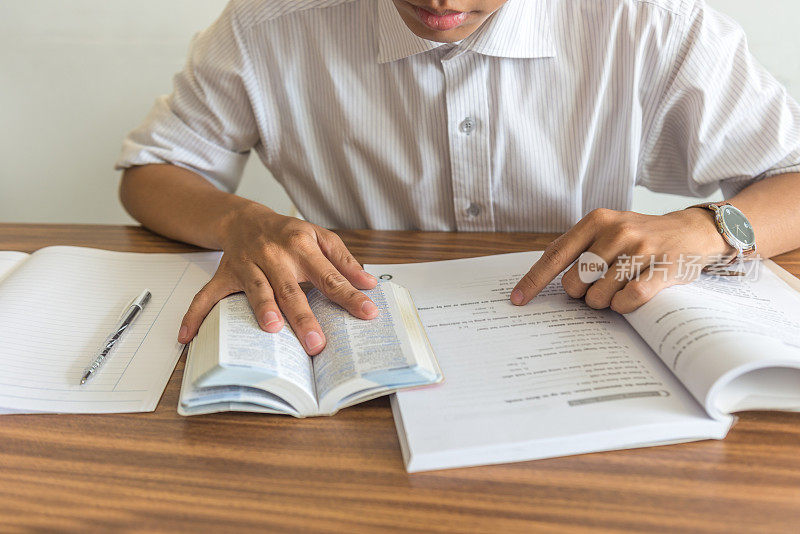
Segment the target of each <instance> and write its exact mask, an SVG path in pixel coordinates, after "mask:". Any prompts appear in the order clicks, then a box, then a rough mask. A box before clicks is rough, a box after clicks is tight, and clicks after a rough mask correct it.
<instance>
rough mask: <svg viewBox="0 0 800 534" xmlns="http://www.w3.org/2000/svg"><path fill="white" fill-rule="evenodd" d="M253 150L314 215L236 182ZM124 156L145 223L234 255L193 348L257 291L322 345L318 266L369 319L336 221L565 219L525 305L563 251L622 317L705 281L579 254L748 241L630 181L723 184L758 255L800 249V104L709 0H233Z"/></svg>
mask: <svg viewBox="0 0 800 534" xmlns="http://www.w3.org/2000/svg"><path fill="white" fill-rule="evenodd" d="M251 150H255V152H256V153H257V154H258V156H259V158H260V159H261V161H262V162H263V163H264V165H265V166H266V167H267V168H268V169H269V170H270V171H271V173H272V174H273V175H274V176H275V178H276V179H277V181H278V182H279V183H281V184H282V185H283V187H284V188H285V190H286V191H287V193H288V194H289V196H290V197H291V199H292V200H293V202H294V203H295V205H296V206H297V207H298V209H299V210H300V212H301V213H303V214H304V215H305V217H306V220H300V219H298V218H292V217H288V216H284V215H280V214H278V213H276V212H274V211H272V210H270V209H269V208H268V207H266V206H264V205H261V204H257V203H255V202H252V201H249V200H246V199H244V198H241V197H239V196H236V195H235V194H234V191H235V189H236V186H237V184H238V181H239V179H240V176H241V172H242V167H243V165H244V163H245V161H246V159H247V157H248V154H249V152H250V151H251ZM117 167H118V168H119V169H124V173H123V177H122V181H121V185H120V195H121V199H122V202H123V204H124V206H125V207H126V209H127V210H128V212H129V213H130V214H131V215H132V216H133V217H135V218H136V219H137V220H139V221H140V222H141V223H142V224H143V225H145V226H146V227H149V228H150V229H152V230H154V231H156V232H158V233H161V234H163V235H166V236H169V237H171V238H174V239H178V240H182V241H187V242H190V243H193V244H196V245H200V246H203V247H207V248H212V249H221V250H222V251H223V255H222V260H221V263H220V266H219V269H218V270H217V272H216V274H215V275H214V277H213V278H212V279H211V281H210V282H209V283H208V285H206V286H205V287H204V288H203V289H202V290H201V291H200V292H199V293H198V294H197V296H196V297H195V299H194V301H193V302H192V304H191V306H190V308H189V310H188V311H187V313H186V316H185V318H184V319H183V323H182V326H181V329H180V332H179V334H178V335H179V340H180V341H181V342H183V343H186V342H188V341H189V340H191V339H192V338H193V337H194V335H195V334H196V333H197V331H198V328H199V326H200V324H201V323H202V320H203V318H204V317H205V315H206V314H207V313H208V311H209V310H210V309H211V308H212V307H213V305H214V304H215V303H216V302H218V301H219V300H220V299H222V298H224V297H225V296H227V295H229V294H231V293H235V292H239V291H244V292H245V293H246V295H247V298H248V300H249V302H250V304H251V306H252V308H253V311H254V313H255V317H256V319H257V321H258V323H259V325H260V326H261V327H262V328H263V329H264V330H266V331H268V332H276V331H278V330H280V329H281V328H282V327H283V326H284V320H287V321H288V322H289V323H290V325H291V327H292V328H293V329H294V331H295V332H296V333H297V335H298V339H299V340H300V341H301V343H302V344H303V346H304V347H305V349H306V351H307V352H308V353H309V354H311V355H314V354H317V353H319V352H320V351H321V350H322V349H323V347H324V345H325V337H324V333H323V332H322V330H321V329H320V326H319V324H318V323H317V321H316V319H315V318H314V315H313V314H312V312H311V310H310V309H309V306H308V302H307V300H306V298H305V296H304V293H303V291H302V289H301V287H300V285H299V284H300V283H302V282H311V283H312V284H314V285H315V286H316V287H318V288H320V290H321V291H322V292H323V293H324V294H325V295H327V296H328V297H329V298H330V299H331V300H333V301H334V302H336V303H338V304H340V305H341V306H342V307H343V308H345V309H346V310H348V311H349V312H350V313H351V314H352V315H354V316H356V317H359V318H362V319H370V318H374V317H376V316H377V314H378V311H377V309H376V307H375V304H374V303H372V302H371V301H370V300H369V299H368V298H367V297H366V296H365V295H364V294H363V293H362V291H361V290H365V289H370V288H372V287H374V286H375V284H376V280H375V279H374V278H373V277H372V276H370V275H369V274H367V273H366V272H365V271H363V270H362V268H361V266H360V265H359V263H358V262H357V261H356V260H355V259H354V257H353V256H352V254H351V253H350V252H349V251H348V250H347V248H346V247H345V245H344V244H343V242H342V240H341V239H340V238H339V237H338V236H337V235H336V234H335V233H334V232H332V231H330V230H329V229H328V228H373V229H419V230H438V231H529V232H552V231H558V232H564V231H565V233H564V234H563V235H561V237H559V238H558V239H556V240H555V242H554V243H553V244H552V245H550V246H549V247H548V248H547V250H545V252H544V255H543V256H542V258H541V259H540V260H539V261H537V262H536V264H535V265H533V266H532V267H531V270H530V272H528V273H527V274H526V275H525V276H524V278H522V279H521V280H520V281H519V283H518V284H517V286H516V287H515V288H514V290H513V292H512V293H511V294H510V299H511V301H512V302H513V303H514V304H516V305H524V304H526V303H527V302H529V301H530V299H532V298H533V297H534V296H535V295H536V294H537V293H538V292H539V291H540V290H541V289H542V288H543V287H544V286H546V285H547V284H548V283H549V282H550V281H552V280H553V279H554V278H555V277H556V276H557V275H558V274H559V273H561V272H562V271H564V270H565V269H568V268H569V269H568V270H567V271H566V272H565V274H564V275H563V278H562V284H563V286H564V289H565V291H566V292H567V293H568V294H569V295H571V296H573V297H576V298H584V299H585V301H586V302H587V304H588V305H589V306H592V307H594V308H605V307H609V306H610V307H611V308H612V309H614V310H616V311H618V312H621V313H625V312H628V311H631V310H633V309H635V308H637V307H638V306H640V305H641V304H643V303H644V302H646V301H648V300H649V299H650V298H652V296H653V295H654V294H656V293H657V292H658V291H660V290H661V289H663V288H664V287H667V286H669V285H672V284H675V283H683V282H686V281H687V280H689V279H690V278H691V277H689V276H687V275H686V274H683V273H679V272H678V271H677V268H676V267H667V268H666V269H664V268H663V266H662V270H664V273H665V275H664V276H650V277H648V276H642V275H644V274H646V273H647V272H648V270H649V269H650V267H649V265H651V264H646V263H645V264H642V265H641V266H639V267H637V268H635V269H633V270H632V271H631V272H630V273H628V274H626V275H625V276H622V277H620V276H616V275H615V276H612V274H611V273H612V270H611V269H609V270H608V271H607V272H606V273H605V275H603V276H602V277H601V278H599V279H597V280H586V279H585V278H584V277H582V276H580V274H581V273H579V272H577V265H578V264H577V263H576V259H577V258H579V257H580V256H581V255H582V254H583V253H585V252H592V253H593V254H596V255H597V256H598V257H600V258H601V259H602V260H604V261H605V262H606V263H607V264H608V265H616V264H621V263H622V258H631V257H635V256H644V257H648V256H649V257H658V258H659V261H663V262H664V263H665V264H667V265H677V264H678V263H679V261H678V260H679V258H680V257H682V256H684V255H687V254H693V255H696V256H697V257H698V258H700V263H701V264H702V265H710V264H712V263H715V262H718V261H719V260H720V258H724V260H725V262H727V260H728V258H729V257H733V256H736V255H740V253H741V250H734V248H735V247H734V246H732V245H735V243H733V242H731V241H730V239H729V238H728V236H727V235H723V234H721V233H720V231H723V230H724V229H725V228H727V227H722V226H720V225H719V223H718V222H716V219H715V214H714V213H712V211H711V210H709V209H705V208H702V207H701V208H691V209H685V210H681V211H677V212H673V213H668V214H665V215H659V216H655V215H644V214H638V213H633V212H631V211H629V209H630V206H631V198H632V193H633V189H634V186H635V185H637V184H640V185H643V186H646V187H647V188H649V189H651V190H653V191H659V192H666V193H674V194H684V195H694V196H706V195H709V194H711V193H712V192H713V191H715V190H717V188H721V189H722V192H723V193H724V195H725V196H726V198H727V199H728V201H729V202H730V204H731V205H733V206H735V207H736V208H738V210H740V212H739V215H740V216H742V217H744V219H742V220H741V224H744V225H751V226H749V230H750V232H751V234H752V233H753V232H754V235H755V241H756V243H755V244H756V246H757V248H758V251H759V253H760V254H761V255H762V256H767V257H768V256H772V255H775V254H778V253H782V252H784V251H787V250H790V249H793V248H796V247H798V246H800V209H798V208H800V195H798V194H797V193H798V186H799V185H800V174H798V172H800V107H798V105H797V103H796V102H795V101H794V100H792V99H791V98H790V97H789V96H788V95H787V93H786V90H785V89H784V88H783V87H782V86H781V85H780V84H779V83H778V82H777V81H776V80H775V79H774V78H773V77H772V76H771V75H769V74H768V73H767V72H766V71H765V70H764V69H763V68H762V67H761V66H760V65H759V64H758V63H757V62H756V61H755V60H754V58H753V57H752V55H751V54H750V53H749V51H748V49H747V44H746V39H745V35H744V33H743V31H742V30H741V28H740V27H739V26H737V25H736V24H735V23H733V22H732V21H731V20H730V19H728V18H727V17H725V16H723V15H721V14H720V13H718V12H716V11H714V10H713V9H711V8H709V7H708V6H707V5H706V4H705V3H704V2H703V0H646V1H645V0H603V1H599V0H596V1H593V0H408V1H406V0H317V1H314V0H307V1H302V2H298V1H292V0H234V1H232V2H230V3H229V4H228V6H227V7H226V9H225V10H224V12H223V13H222V15H221V16H220V18H219V19H218V20H217V21H216V22H215V23H214V24H213V25H212V26H211V27H209V28H208V29H207V30H205V31H203V32H201V33H200V34H199V35H198V36H197V37H196V38H195V40H194V42H193V45H192V47H191V51H190V54H189V58H188V61H187V64H186V66H185V68H184V70H183V71H182V72H180V73H179V74H178V75H177V76H176V77H175V81H174V91H173V93H172V94H171V95H169V96H166V97H161V98H159V99H158V100H157V101H156V103H155V106H154V107H153V109H152V111H151V113H150V114H149V116H148V117H147V118H146V120H145V121H144V123H143V124H142V125H141V126H140V127H139V128H137V129H136V130H134V131H133V132H131V133H130V134H129V136H128V137H127V138H126V139H125V141H124V144H123V151H122V155H121V157H120V160H119V161H118V163H117ZM720 209H721V208H720ZM732 225H733V223H729V226H732ZM733 226H736V227H737V228H739V227H740V224H739V223H737V224H735V225H733ZM739 230H741V228H739ZM723 233H724V232H723ZM739 248H740V249H741V248H742V247H739ZM751 248H752V247H751ZM715 258H716V259H715ZM570 265H572V267H570ZM652 270H653V271H654V270H655V267H653V268H652ZM284 314H285V319H284V316H283V315H284Z"/></svg>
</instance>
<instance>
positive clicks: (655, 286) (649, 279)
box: [611, 264, 692, 313]
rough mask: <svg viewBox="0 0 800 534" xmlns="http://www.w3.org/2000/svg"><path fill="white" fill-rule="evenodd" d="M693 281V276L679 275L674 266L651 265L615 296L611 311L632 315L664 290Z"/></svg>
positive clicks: (612, 300)
mask: <svg viewBox="0 0 800 534" xmlns="http://www.w3.org/2000/svg"><path fill="white" fill-rule="evenodd" d="M691 280H692V277H691V276H680V275H678V273H677V269H676V267H675V265H674V264H670V265H668V266H667V267H666V268H661V267H655V266H654V265H650V266H649V267H648V268H646V269H644V270H642V272H640V273H639V275H638V276H637V277H634V278H633V279H632V280H631V281H630V282H628V283H627V284H625V287H623V288H622V289H621V290H620V291H618V292H617V293H616V294H615V295H614V297H613V298H612V299H611V309H612V310H614V311H615V312H618V313H630V312H632V311H634V310H636V309H638V308H639V307H640V306H642V305H643V304H645V303H647V302H649V301H650V299H652V298H653V297H654V296H656V295H657V294H658V292H659V291H661V290H662V289H664V288H667V287H670V286H674V285H677V284H687V283H689V282H691Z"/></svg>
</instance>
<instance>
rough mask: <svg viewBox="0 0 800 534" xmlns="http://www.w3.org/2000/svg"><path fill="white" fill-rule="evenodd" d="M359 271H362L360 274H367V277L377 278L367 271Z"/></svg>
mask: <svg viewBox="0 0 800 534" xmlns="http://www.w3.org/2000/svg"><path fill="white" fill-rule="evenodd" d="M361 272H362V274H365V275H367V278H369V279H370V280H376V281H377V280H378V279H377V278H375V277H374V276H372V275H371V274H369V273H368V272H367V271H361Z"/></svg>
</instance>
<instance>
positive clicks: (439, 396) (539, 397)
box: [366, 252, 732, 471]
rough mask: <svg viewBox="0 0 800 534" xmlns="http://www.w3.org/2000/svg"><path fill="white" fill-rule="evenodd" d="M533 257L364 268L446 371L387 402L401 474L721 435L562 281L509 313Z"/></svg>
mask: <svg viewBox="0 0 800 534" xmlns="http://www.w3.org/2000/svg"><path fill="white" fill-rule="evenodd" d="M540 254H541V253H537V252H530V253H518V254H505V255H500V256H490V257H484V258H471V259H466V260H452V261H444V262H433V263H416V264H407V265H371V266H367V267H366V269H367V271H369V272H370V273H371V274H373V275H375V276H377V277H379V278H382V279H391V280H392V281H393V282H396V283H398V284H400V285H403V286H405V287H407V288H408V289H409V290H410V291H411V294H412V297H413V299H414V302H415V303H416V304H417V307H418V309H419V314H420V316H421V318H422V321H423V324H424V325H425V329H426V331H427V333H428V337H429V339H430V341H431V344H432V345H433V349H434V352H435V353H436V356H437V358H438V360H439V364H440V366H441V368H442V372H443V374H444V382H443V383H441V384H439V385H435V386H430V387H426V388H421V389H417V390H411V391H404V392H399V393H397V395H396V397H395V398H394V399H393V409H394V414H395V421H396V424H397V426H398V433H399V434H400V439H401V445H402V447H403V450H404V456H405V457H406V464H407V469H408V470H409V471H420V470H426V469H442V468H448V467H460V466H467V465H480V464H489V463H499V462H511V461H521V460H531V459H536V458H546V457H553V456H564V455H570V454H579V453H584V452H594V451H600V450H609V449H619V448H630V447H637V446H645V445H654V444H659V443H665V442H674V441H688V440H695V439H705V438H722V437H724V436H725V434H726V433H727V430H728V429H729V427H730V424H731V421H732V420H731V419H727V420H723V421H715V420H713V419H712V418H710V417H709V416H708V415H707V414H706V413H705V411H704V410H703V408H702V406H700V405H699V404H698V403H697V402H696V401H695V400H694V399H693V398H692V396H691V394H689V393H688V392H687V391H686V389H685V388H684V387H683V386H682V385H681V384H680V383H679V382H678V381H677V380H676V379H675V377H674V376H673V375H672V374H671V373H670V372H669V370H667V369H666V367H665V366H664V365H663V364H662V362H661V361H660V360H659V359H658V357H656V356H655V354H653V353H652V351H651V350H650V349H649V348H648V347H647V345H646V344H645V343H644V341H643V340H642V339H641V338H640V337H639V336H638V335H637V334H636V332H635V331H634V330H633V329H632V328H631V327H630V325H628V323H627V322H626V321H625V320H624V319H623V318H622V316H620V315H618V314H616V313H614V312H612V311H610V310H603V311H597V310H592V309H591V308H589V307H588V306H586V305H585V304H584V303H583V301H582V300H579V299H572V298H570V297H569V296H568V295H566V293H564V291H563V289H562V288H561V285H560V280H556V281H555V282H554V283H553V284H551V285H550V286H548V288H546V289H545V290H544V291H543V292H542V294H540V295H539V296H537V297H536V298H535V299H534V300H533V301H531V303H529V304H528V305H526V306H523V307H516V306H514V305H512V304H511V302H510V301H509V294H510V292H511V289H512V288H513V287H514V285H516V283H517V281H518V280H519V279H520V278H521V277H522V276H523V275H524V274H525V273H526V272H527V271H528V269H529V268H530V267H531V265H533V263H534V262H535V261H536V259H538V257H539V256H540Z"/></svg>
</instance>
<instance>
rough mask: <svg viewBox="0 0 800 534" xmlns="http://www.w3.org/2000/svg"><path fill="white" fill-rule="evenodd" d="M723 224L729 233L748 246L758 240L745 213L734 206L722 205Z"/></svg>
mask: <svg viewBox="0 0 800 534" xmlns="http://www.w3.org/2000/svg"><path fill="white" fill-rule="evenodd" d="M722 225H723V226H724V227H725V229H726V230H727V231H728V234H729V235H730V236H731V237H733V238H734V239H736V240H737V241H740V242H741V243H743V244H744V245H746V246H751V245H753V244H755V242H756V234H755V232H753V227H752V226H750V221H748V220H747V218H746V217H745V216H744V214H743V213H742V212H741V211H739V210H738V209H736V208H734V207H733V206H723V207H722Z"/></svg>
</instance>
